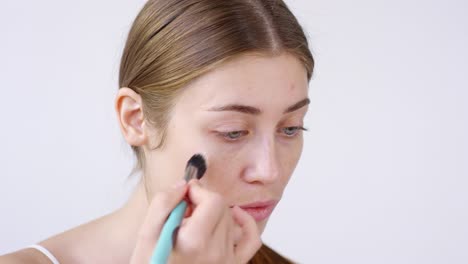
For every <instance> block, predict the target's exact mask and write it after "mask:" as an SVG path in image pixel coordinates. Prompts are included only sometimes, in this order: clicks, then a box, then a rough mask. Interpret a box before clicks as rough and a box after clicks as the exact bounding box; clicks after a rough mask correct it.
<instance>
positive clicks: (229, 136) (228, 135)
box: [221, 131, 247, 140]
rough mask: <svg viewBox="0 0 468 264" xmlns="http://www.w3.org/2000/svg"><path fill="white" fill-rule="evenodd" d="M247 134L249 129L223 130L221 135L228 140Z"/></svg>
mask: <svg viewBox="0 0 468 264" xmlns="http://www.w3.org/2000/svg"><path fill="white" fill-rule="evenodd" d="M245 134H247V131H229V132H222V133H221V135H222V136H223V137H224V138H226V139H227V140H236V139H239V138H240V137H242V136H244V135H245Z"/></svg>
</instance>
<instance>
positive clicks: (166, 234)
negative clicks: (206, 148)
mask: <svg viewBox="0 0 468 264" xmlns="http://www.w3.org/2000/svg"><path fill="white" fill-rule="evenodd" d="M205 171H206V162H205V158H203V156H202V155H201V154H195V155H193V156H192V157H191V158H190V159H189V161H188V162H187V166H185V175H184V179H185V181H187V182H188V181H190V180H191V179H194V178H195V179H201V177H203V175H204V174H205ZM186 209H187V202H186V201H181V202H180V203H179V204H178V205H177V206H176V207H175V208H174V210H172V212H171V214H170V215H169V217H168V218H167V220H166V222H165V223H164V226H163V229H162V230H161V235H160V236H159V240H158V241H157V242H156V247H155V248H154V251H153V255H152V257H151V261H150V264H165V263H167V260H168V258H169V255H170V254H171V251H172V247H173V245H174V241H173V238H174V237H173V233H174V230H175V229H176V228H178V227H179V226H180V223H181V222H182V219H183V218H184V215H185V210H186Z"/></svg>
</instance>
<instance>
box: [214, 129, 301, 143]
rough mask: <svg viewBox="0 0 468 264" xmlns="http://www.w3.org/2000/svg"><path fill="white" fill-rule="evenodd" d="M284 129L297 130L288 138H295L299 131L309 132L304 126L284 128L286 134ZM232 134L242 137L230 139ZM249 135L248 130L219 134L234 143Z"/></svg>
mask: <svg viewBox="0 0 468 264" xmlns="http://www.w3.org/2000/svg"><path fill="white" fill-rule="evenodd" d="M284 129H295V131H294V134H291V135H288V134H285V136H286V137H287V138H294V137H295V136H297V135H298V134H299V131H301V130H302V131H308V129H307V128H305V127H303V126H292V127H284V128H282V129H281V130H282V131H283V132H284ZM231 133H241V135H239V136H238V137H235V138H232V137H230V134H231ZM248 133H249V132H248V131H246V130H236V131H228V132H219V135H220V136H221V137H223V138H224V139H225V140H227V141H230V142H233V141H238V140H239V139H240V138H241V137H242V136H245V135H247V134H248Z"/></svg>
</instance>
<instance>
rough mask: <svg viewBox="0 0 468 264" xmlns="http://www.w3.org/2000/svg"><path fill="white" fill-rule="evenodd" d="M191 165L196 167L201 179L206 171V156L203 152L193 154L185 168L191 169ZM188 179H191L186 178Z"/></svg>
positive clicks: (197, 175)
mask: <svg viewBox="0 0 468 264" xmlns="http://www.w3.org/2000/svg"><path fill="white" fill-rule="evenodd" d="M190 167H194V168H195V169H196V177H197V179H201V177H203V175H204V174H205V172H206V161H205V158H204V157H203V156H202V155H201V154H195V155H193V156H192V157H191V158H190V159H189V161H188V162H187V166H186V167H185V170H186V171H188V170H190ZM193 176H195V175H193ZM186 178H187V177H186ZM186 180H189V179H186Z"/></svg>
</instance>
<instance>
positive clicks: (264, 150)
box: [245, 139, 280, 184]
mask: <svg viewBox="0 0 468 264" xmlns="http://www.w3.org/2000/svg"><path fill="white" fill-rule="evenodd" d="M251 153H252V156H251V162H250V168H249V170H247V173H246V174H245V180H246V181H247V182H249V183H254V182H259V183H263V184H269V183H273V182H275V181H277V180H278V179H279V177H280V164H279V160H278V158H277V151H276V148H275V142H274V140H273V139H264V140H263V141H262V142H261V143H260V145H259V146H256V147H255V149H254V150H253V151H252V152H251Z"/></svg>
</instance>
